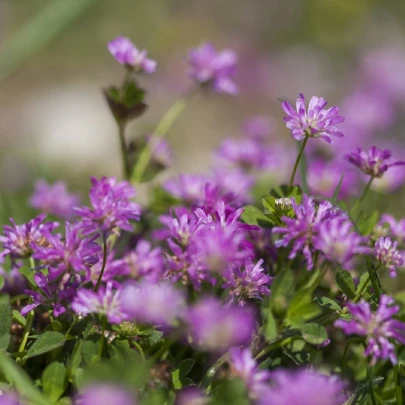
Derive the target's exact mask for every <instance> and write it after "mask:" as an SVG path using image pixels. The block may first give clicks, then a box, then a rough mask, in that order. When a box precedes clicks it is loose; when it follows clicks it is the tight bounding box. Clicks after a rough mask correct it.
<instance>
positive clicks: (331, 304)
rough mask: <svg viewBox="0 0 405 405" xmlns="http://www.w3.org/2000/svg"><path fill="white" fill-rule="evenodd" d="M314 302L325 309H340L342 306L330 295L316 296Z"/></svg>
mask: <svg viewBox="0 0 405 405" xmlns="http://www.w3.org/2000/svg"><path fill="white" fill-rule="evenodd" d="M314 302H316V303H317V304H318V305H320V306H321V307H322V308H323V309H328V310H329V311H340V306H339V305H338V304H337V303H336V302H335V301H333V300H332V299H330V298H328V297H315V298H314Z"/></svg>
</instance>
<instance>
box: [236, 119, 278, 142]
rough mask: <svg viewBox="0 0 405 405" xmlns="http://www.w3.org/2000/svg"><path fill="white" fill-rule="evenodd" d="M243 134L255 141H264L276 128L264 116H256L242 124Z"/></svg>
mask: <svg viewBox="0 0 405 405" xmlns="http://www.w3.org/2000/svg"><path fill="white" fill-rule="evenodd" d="M242 127H243V131H244V132H245V134H246V135H247V136H248V137H249V138H252V139H255V140H256V141H261V142H262V141H264V140H265V139H266V138H267V137H268V136H269V135H270V134H271V133H272V132H273V131H274V130H275V128H276V123H275V122H274V121H273V120H272V119H270V118H268V117H264V116H256V117H252V118H250V119H248V120H246V121H245V122H244V123H243V126H242Z"/></svg>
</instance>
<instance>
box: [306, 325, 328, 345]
mask: <svg viewBox="0 0 405 405" xmlns="http://www.w3.org/2000/svg"><path fill="white" fill-rule="evenodd" d="M300 330H301V333H302V338H303V339H304V340H305V341H306V342H308V343H310V344H313V345H320V344H322V343H324V342H325V341H326V339H328V334H327V332H326V329H325V328H324V327H323V326H321V325H318V324H317V323H306V324H304V325H302V326H300Z"/></svg>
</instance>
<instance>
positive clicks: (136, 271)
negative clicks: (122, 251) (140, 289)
mask: <svg viewBox="0 0 405 405" xmlns="http://www.w3.org/2000/svg"><path fill="white" fill-rule="evenodd" d="M114 265H115V266H121V269H122V270H121V274H124V275H128V276H130V277H131V278H133V279H136V280H137V279H139V278H143V277H145V278H147V279H149V280H151V281H158V280H160V279H161V278H162V275H163V272H164V261H163V252H162V249H161V248H159V247H157V248H153V247H152V244H151V243H150V242H149V241H147V240H140V241H139V242H138V243H137V245H136V247H135V250H134V251H132V252H130V253H128V254H126V255H125V256H124V257H123V258H122V259H120V260H116V262H115V264H114Z"/></svg>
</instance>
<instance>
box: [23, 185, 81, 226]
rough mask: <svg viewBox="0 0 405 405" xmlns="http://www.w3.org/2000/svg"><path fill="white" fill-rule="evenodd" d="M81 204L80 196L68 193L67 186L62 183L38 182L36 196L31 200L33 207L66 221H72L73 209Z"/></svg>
mask: <svg viewBox="0 0 405 405" xmlns="http://www.w3.org/2000/svg"><path fill="white" fill-rule="evenodd" d="M79 203H80V199H79V197H78V195H76V194H71V193H68V191H67V188H66V184H65V183H64V182H62V181H58V182H56V183H54V184H53V185H50V184H48V183H47V182H46V181H44V180H39V181H37V183H36V184H35V191H34V194H33V195H32V196H31V198H30V205H31V207H34V208H37V209H38V210H40V211H41V212H43V213H44V214H53V215H57V216H59V217H62V218H66V219H71V218H72V217H73V216H74V215H75V212H74V210H73V207H75V206H77V205H79Z"/></svg>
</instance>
